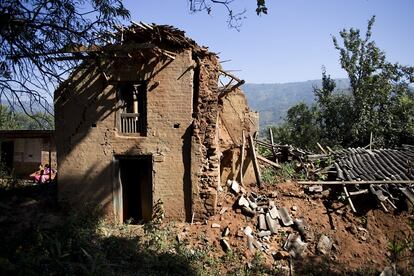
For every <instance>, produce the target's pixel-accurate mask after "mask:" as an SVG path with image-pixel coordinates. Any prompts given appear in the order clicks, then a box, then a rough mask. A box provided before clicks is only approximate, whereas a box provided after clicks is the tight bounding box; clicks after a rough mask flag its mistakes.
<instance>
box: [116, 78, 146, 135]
mask: <svg viewBox="0 0 414 276" xmlns="http://www.w3.org/2000/svg"><path fill="white" fill-rule="evenodd" d="M118 92H119V100H120V114H119V128H118V129H119V130H120V131H121V133H126V134H128V133H138V134H140V135H141V136H146V130H147V86H146V84H145V83H131V82H126V83H122V84H120V85H119V90H118Z"/></svg>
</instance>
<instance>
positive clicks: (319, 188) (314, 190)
mask: <svg viewBox="0 0 414 276" xmlns="http://www.w3.org/2000/svg"><path fill="white" fill-rule="evenodd" d="M308 191H309V192H311V193H321V192H322V191H323V187H322V185H313V186H310V187H309V188H308Z"/></svg>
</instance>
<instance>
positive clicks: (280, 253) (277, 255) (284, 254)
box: [273, 251, 290, 260]
mask: <svg viewBox="0 0 414 276" xmlns="http://www.w3.org/2000/svg"><path fill="white" fill-rule="evenodd" d="M273 258H274V259H275V260H286V259H289V258H290V254H289V252H286V251H278V252H276V253H274V254H273Z"/></svg>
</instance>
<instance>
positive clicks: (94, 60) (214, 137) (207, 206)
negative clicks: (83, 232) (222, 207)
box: [55, 23, 258, 222]
mask: <svg viewBox="0 0 414 276" xmlns="http://www.w3.org/2000/svg"><path fill="white" fill-rule="evenodd" d="M114 37H115V39H114V41H115V42H114V43H112V44H110V45H107V46H104V47H97V46H96V47H93V48H82V47H81V48H79V49H77V50H76V51H74V52H72V53H71V54H72V57H73V58H79V59H83V60H84V61H83V63H82V64H81V65H80V66H79V67H78V68H77V69H76V70H75V71H74V72H73V73H72V74H71V76H70V77H69V79H68V80H67V81H66V82H64V83H63V84H62V85H61V86H60V87H59V89H57V90H56V92H55V118H56V142H57V155H58V165H59V179H58V189H59V197H60V199H61V200H67V201H69V203H70V204H72V205H73V206H77V207H78V208H82V206H83V205H84V204H86V203H93V204H98V205H99V206H101V207H102V210H103V212H104V214H105V216H106V217H107V218H109V219H112V220H114V221H117V222H124V221H126V220H127V219H130V218H132V219H134V220H135V221H139V220H141V219H143V220H149V219H151V214H152V209H153V206H154V205H155V203H156V202H158V200H161V201H162V202H163V207H164V212H165V217H166V218H167V219H178V220H187V221H189V220H192V219H194V220H195V221H197V220H202V219H205V218H207V217H209V216H211V215H213V214H214V213H215V212H216V206H217V198H218V194H219V192H220V190H221V187H220V185H225V184H224V183H225V182H226V180H227V179H228V178H230V179H237V177H238V175H239V172H238V170H239V167H240V163H241V161H240V158H241V157H240V156H241V148H242V144H243V141H242V140H243V139H242V137H243V132H244V133H245V134H246V136H247V135H249V134H253V133H255V132H256V131H257V128H258V114H257V113H254V112H251V111H250V110H249V108H248V105H247V102H246V99H245V96H244V94H243V93H242V91H241V90H240V89H239V88H238V87H239V86H240V85H241V84H243V83H244V82H243V81H242V80H239V79H238V78H237V77H235V76H233V75H231V74H230V73H227V72H225V71H223V70H222V68H221V66H220V63H219V60H218V57H217V56H216V54H214V53H211V52H209V51H208V50H207V48H203V47H200V46H198V45H197V44H196V43H195V42H194V41H193V40H191V39H189V38H187V37H186V36H185V35H184V32H183V31H180V30H177V29H175V28H173V27H171V26H165V25H154V24H152V25H148V24H144V23H139V24H137V23H134V24H133V25H132V26H131V27H129V28H124V29H122V30H121V29H120V30H119V32H118V33H116V34H114ZM220 78H223V80H225V81H226V82H225V83H227V84H226V85H220V86H219V82H220V81H219V79H220ZM246 153H247V150H246ZM246 155H247V154H245V156H246ZM243 164H244V166H243V172H244V182H245V183H246V184H249V182H251V183H252V182H254V181H255V178H254V173H253V167H252V162H251V161H250V159H249V156H247V157H246V160H244V163H243Z"/></svg>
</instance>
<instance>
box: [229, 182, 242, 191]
mask: <svg viewBox="0 0 414 276" xmlns="http://www.w3.org/2000/svg"><path fill="white" fill-rule="evenodd" d="M230 187H231V190H232V191H233V192H235V193H236V194H238V193H240V186H239V183H237V181H236V180H233V181H232V182H231V186H230Z"/></svg>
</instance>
